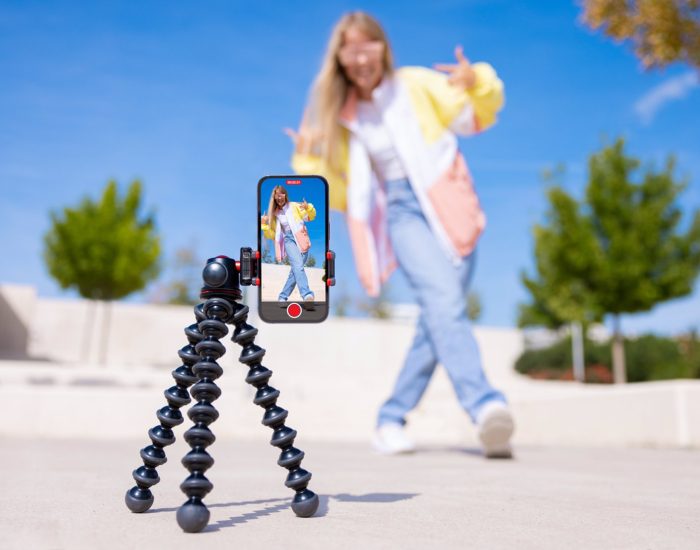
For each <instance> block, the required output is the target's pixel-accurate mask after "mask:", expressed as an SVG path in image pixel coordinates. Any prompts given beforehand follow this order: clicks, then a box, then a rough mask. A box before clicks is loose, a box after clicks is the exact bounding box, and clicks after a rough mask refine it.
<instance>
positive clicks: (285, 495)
mask: <svg viewBox="0 0 700 550" xmlns="http://www.w3.org/2000/svg"><path fill="white" fill-rule="evenodd" d="M28 406H30V404H28ZM86 414H89V411H86ZM212 428H213V430H214V432H215V433H216V424H214V425H213V426H212ZM105 429H106V430H108V429H109V426H105ZM268 432H269V430H266V429H264V428H263V427H262V426H261V427H260V436H259V437H257V438H254V439H246V440H234V439H232V438H228V437H220V438H219V440H218V441H217V442H216V443H215V444H214V445H213V447H212V448H211V449H210V450H211V454H212V456H214V458H215V459H216V461H217V463H216V464H215V465H214V467H213V468H212V469H211V470H210V471H209V472H208V474H209V475H208V477H209V478H210V479H211V480H212V482H213V483H214V490H213V491H212V493H210V494H209V496H208V497H207V498H206V500H205V502H206V503H207V504H208V506H209V507H210V510H211V514H212V516H211V521H210V525H209V527H208V528H207V530H206V531H204V532H202V533H200V534H196V535H188V534H184V533H182V532H181V531H180V529H179V527H178V525H177V523H176V521H175V512H176V509H177V507H178V506H179V505H180V504H181V503H182V502H183V500H184V496H183V494H182V493H181V492H180V490H179V488H178V485H179V484H180V482H181V481H182V480H183V479H184V478H185V474H186V471H185V469H184V468H183V467H182V466H181V465H180V464H179V458H180V457H181V456H183V454H184V452H185V451H186V450H188V447H187V446H186V444H185V443H184V442H183V441H182V439H181V437H179V434H178V437H179V439H178V441H177V443H176V444H175V445H173V446H172V447H169V448H167V449H166V451H167V452H168V456H169V457H170V461H169V463H168V464H166V465H164V466H162V467H161V468H159V473H160V476H161V482H160V484H158V485H156V486H155V487H154V494H155V496H156V501H155V504H154V506H153V508H152V510H151V511H150V512H149V513H146V514H141V515H135V514H131V513H130V512H128V511H127V510H126V508H125V506H124V503H123V496H124V492H125V491H126V489H128V488H129V487H130V486H131V485H132V483H133V482H132V480H131V476H130V473H131V470H133V469H134V468H135V467H137V466H138V465H140V461H139V458H138V450H139V448H141V447H143V446H144V445H145V444H146V438H145V435H144V439H143V440H126V441H94V440H61V439H54V440H39V439H34V440H22V439H12V438H5V439H3V441H2V443H0V463H1V464H2V465H3V475H2V477H1V478H0V486H1V487H2V494H3V499H2V501H1V503H0V530H1V531H0V532H1V533H2V542H1V543H0V546H1V547H2V548H4V549H15V548H17V549H19V548H22V549H27V548H31V549H36V550H40V549H44V548H46V549H63V548H66V549H81V548H91V549H92V548H95V547H98V548H100V549H110V548H130V549H131V548H168V549H179V548H193V547H195V545H197V546H196V547H201V548H206V549H207V550H209V549H212V550H214V549H217V548H227V549H230V548H251V547H254V548H279V547H284V548H288V549H296V548H304V549H315V548H318V549H327V548H332V549H333V550H340V549H345V548H352V549H355V548H363V549H365V548H368V549H372V548H401V549H410V548H495V549H499V548H509V549H510V548H519V549H523V548H525V549H527V548H537V549H543V548H557V549H560V548H567V550H572V549H577V548H586V549H588V548H615V549H624V548H630V549H639V548H655V549H656V548H673V549H682V548H697V547H698V541H700V520H699V519H698V515H697V507H698V502H700V481H698V471H700V469H699V467H700V452H698V451H679V450H651V449H649V450H647V449H566V448H543V447H522V448H519V449H517V458H516V460H513V461H486V460H484V459H483V458H482V457H481V456H480V455H479V454H478V452H477V451H476V450H475V449H469V448H449V447H424V448H423V449H422V450H421V451H420V452H417V453H415V454H414V455H410V456H400V457H385V456H378V455H375V454H373V453H372V452H371V451H370V450H369V449H368V448H367V447H366V446H364V445H360V444H338V443H322V442H314V441H306V440H305V439H304V438H303V432H302V433H301V435H300V437H299V438H298V440H297V445H298V446H299V448H301V449H302V450H304V451H305V452H306V453H307V454H306V458H305V460H304V463H303V466H304V467H306V468H307V469H309V470H310V471H311V472H313V474H314V477H313V479H312V482H311V485H310V488H312V489H313V490H314V491H316V492H317V493H318V494H319V495H320V496H321V507H320V510H319V512H318V513H317V517H314V518H309V519H300V518H296V517H295V516H294V514H293V513H292V511H291V510H290V509H289V507H288V503H289V500H290V497H291V495H292V492H291V491H290V490H288V489H286V488H285V487H284V486H283V480H284V476H285V473H286V471H285V470H284V469H282V468H280V467H278V466H277V465H276V464H275V461H276V457H277V449H275V448H273V447H271V446H270V445H269V444H268V437H269V433H268Z"/></svg>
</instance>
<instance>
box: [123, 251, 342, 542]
mask: <svg viewBox="0 0 700 550" xmlns="http://www.w3.org/2000/svg"><path fill="white" fill-rule="evenodd" d="M331 254H332V256H333V259H335V254H333V253H332V252H330V254H329V255H328V256H327V260H328V263H327V280H326V284H327V285H328V286H332V285H333V284H334V283H335V279H334V266H333V262H332V261H331V258H330V255H331ZM259 269H260V253H259V252H258V251H255V252H254V251H253V249H251V248H241V255H240V261H235V260H233V259H231V258H229V257H227V256H217V257H215V258H209V259H208V260H207V264H206V266H205V267H204V270H203V272H202V278H203V281H204V286H203V287H202V290H201V292H200V298H201V299H202V300H204V302H202V303H200V304H198V305H197V306H195V308H194V315H195V318H196V323H194V324H191V325H189V326H188V327H187V328H185V336H186V337H187V341H188V344H187V345H186V346H184V347H183V348H182V349H180V351H179V352H178V355H179V357H180V359H181V360H182V365H181V366H179V367H178V368H176V369H175V370H174V371H173V372H172V376H173V378H174V379H175V385H174V386H172V387H170V388H168V389H167V390H165V392H164V395H165V399H166V401H167V402H168V404H167V405H166V406H164V407H163V408H161V409H160V410H158V411H157V412H156V416H157V418H158V422H159V424H158V425H157V426H155V427H153V428H151V429H150V430H149V431H148V437H149V438H150V440H151V444H150V445H148V446H147V447H145V448H143V449H142V450H141V459H142V460H143V466H140V467H138V468H137V469H136V470H134V471H133V474H132V475H133V478H134V481H135V482H136V485H135V486H134V487H132V488H131V489H129V490H128V491H127V492H126V495H125V501H126V506H127V508H129V510H131V511H132V512H135V513H142V512H146V511H147V510H148V509H149V508H150V507H151V506H152V505H153V493H152V492H151V489H150V488H151V487H152V486H153V485H155V484H156V483H158V482H159V481H160V478H159V477H158V472H157V471H156V468H157V467H158V466H162V465H163V464H165V462H167V457H166V456H165V451H164V447H166V446H168V445H171V444H172V443H174V442H175V435H174V433H173V428H174V427H175V426H178V425H180V424H182V423H183V422H184V418H183V416H182V413H181V412H180V408H181V407H184V406H185V405H187V404H189V403H190V401H191V399H190V394H191V396H192V399H194V400H195V404H194V405H192V407H190V409H189V410H188V411H187V416H188V417H189V418H190V420H191V421H192V422H193V425H192V426H191V427H190V429H188V430H187V431H186V432H185V434H184V438H185V441H186V442H187V443H188V444H189V446H190V447H191V450H190V451H189V452H188V453H187V454H186V455H185V457H184V458H183V459H182V464H183V465H184V466H185V468H187V470H188V471H189V472H190V473H189V476H187V478H186V479H185V481H183V482H182V484H181V485H180V489H182V492H183V493H185V495H186V496H187V500H186V501H185V503H184V504H183V505H182V506H180V508H179V509H178V511H177V522H178V524H179V525H180V527H181V528H182V529H183V531H186V532H188V533H196V532H198V531H201V530H202V529H204V528H205V527H206V526H207V524H208V523H209V515H210V514H209V510H208V509H207V507H206V505H205V504H204V502H203V498H204V497H205V496H206V495H207V494H208V493H209V492H210V491H211V490H212V488H213V484H212V483H211V482H210V481H209V480H208V479H207V478H206V476H205V475H204V474H205V472H206V470H208V469H209V468H210V467H211V466H212V465H213V464H214V459H213V458H212V457H211V455H210V454H209V453H208V452H207V447H209V446H210V445H211V444H212V443H214V441H215V439H216V438H215V437H214V434H213V433H212V431H211V429H210V425H211V424H212V423H213V422H214V421H215V420H216V419H217V418H218V417H219V413H218V411H217V410H216V409H215V408H214V405H213V404H212V403H213V401H215V400H216V399H217V398H218V397H219V396H220V395H221V389H220V388H219V387H218V386H217V385H216V379H217V378H219V377H220V376H221V375H222V374H223V369H222V368H221V366H219V364H218V363H217V360H218V359H219V358H220V357H221V356H222V355H223V354H224V353H225V352H226V348H225V347H224V345H223V344H222V343H221V342H220V340H221V339H222V338H223V337H224V336H226V334H228V327H227V325H233V327H234V329H233V336H232V338H231V340H233V341H234V342H236V343H237V344H238V345H240V346H241V347H242V348H243V349H242V351H241V354H240V356H239V358H238V360H239V361H240V362H241V363H243V364H244V365H246V366H247V367H248V374H247V376H246V379H245V381H246V382H247V383H248V384H251V385H252V386H254V387H255V388H256V390H257V391H256V393H255V397H254V399H253V403H255V404H256V405H259V406H261V407H262V408H263V409H265V412H264V414H263V418H262V423H263V424H264V425H265V426H268V427H269V428H270V429H272V431H273V432H272V439H271V440H270V444H271V445H273V446H275V447H278V448H279V449H280V455H279V458H278V460H277V464H278V465H279V466H281V467H283V468H286V469H287V470H289V473H288V474H287V479H286V480H285V482H284V484H285V485H286V486H287V487H289V488H290V489H292V490H293V491H294V492H295V494H294V497H293V499H292V503H291V507H292V510H293V511H294V513H295V514H296V515H297V516H299V517H310V516H312V515H314V513H315V512H316V510H317V509H318V504H319V500H318V495H316V494H315V493H314V492H313V491H311V490H310V489H308V488H307V487H308V484H309V481H310V480H311V473H310V472H308V471H306V470H304V469H303V468H302V467H301V461H302V459H303V458H304V452H303V451H301V450H299V449H298V448H296V447H294V439H295V438H296V436H297V432H296V430H294V429H292V428H290V427H289V426H286V425H285V420H286V419H287V415H288V412H287V411H286V410H285V409H283V408H282V407H280V406H278V405H277V398H278V397H279V394H280V392H279V390H277V389H275V388H273V387H272V386H270V385H268V382H269V380H270V377H271V376H272V371H271V370H269V369H267V368H266V367H264V366H263V365H262V363H261V361H262V359H263V357H264V355H265V350H264V349H263V348H261V347H260V346H258V345H256V344H255V343H254V340H255V336H256V335H257V333H258V329H256V328H255V327H252V326H251V325H249V324H248V323H247V322H246V321H247V318H248V313H249V310H248V306H246V305H244V304H241V303H239V302H238V301H237V300H240V299H241V297H242V293H241V285H244V286H246V285H259V282H260V280H259V277H258V274H259ZM190 386H191V388H190ZM188 388H189V391H188Z"/></svg>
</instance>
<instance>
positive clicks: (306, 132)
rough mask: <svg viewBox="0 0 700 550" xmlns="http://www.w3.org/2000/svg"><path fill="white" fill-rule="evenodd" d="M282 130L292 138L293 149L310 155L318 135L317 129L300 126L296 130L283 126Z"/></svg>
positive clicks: (301, 153)
mask: <svg viewBox="0 0 700 550" xmlns="http://www.w3.org/2000/svg"><path fill="white" fill-rule="evenodd" d="M283 131H284V133H285V134H287V135H288V136H289V137H290V138H291V139H292V142H293V143H294V151H295V152H296V153H298V154H300V155H310V154H311V148H312V147H313V145H314V141H315V140H316V139H318V136H319V132H318V131H315V130H311V129H310V128H307V127H304V126H302V127H300V128H299V131H298V132H297V131H295V130H294V129H292V128H284V129H283Z"/></svg>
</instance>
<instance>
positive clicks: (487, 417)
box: [476, 401, 515, 458]
mask: <svg viewBox="0 0 700 550" xmlns="http://www.w3.org/2000/svg"><path fill="white" fill-rule="evenodd" d="M476 424H477V426H478V429H479V440H480V441H481V445H482V447H483V449H484V456H486V458H513V450H512V449H511V447H510V437H511V436H512V435H513V430H514V429H515V423H514V421H513V415H512V414H511V412H510V409H509V408H508V405H506V404H505V403H503V402H501V401H489V402H488V403H486V405H484V406H483V408H482V409H481V410H480V411H479V415H478V417H477V421H476Z"/></svg>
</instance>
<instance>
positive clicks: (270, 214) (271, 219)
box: [267, 185, 289, 229]
mask: <svg viewBox="0 0 700 550" xmlns="http://www.w3.org/2000/svg"><path fill="white" fill-rule="evenodd" d="M277 191H282V192H283V193H284V204H287V203H288V202H289V193H287V189H286V188H285V187H284V186H282V185H276V186H275V187H273V188H272V193H270V202H269V203H268V205H267V223H268V224H269V226H270V229H275V227H276V224H277V201H275V193H277Z"/></svg>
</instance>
